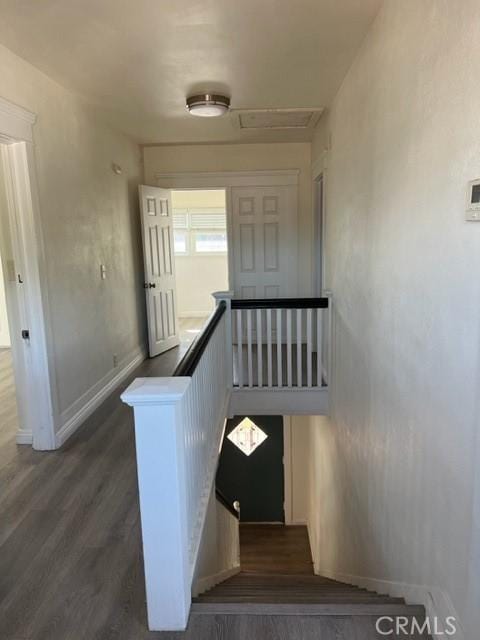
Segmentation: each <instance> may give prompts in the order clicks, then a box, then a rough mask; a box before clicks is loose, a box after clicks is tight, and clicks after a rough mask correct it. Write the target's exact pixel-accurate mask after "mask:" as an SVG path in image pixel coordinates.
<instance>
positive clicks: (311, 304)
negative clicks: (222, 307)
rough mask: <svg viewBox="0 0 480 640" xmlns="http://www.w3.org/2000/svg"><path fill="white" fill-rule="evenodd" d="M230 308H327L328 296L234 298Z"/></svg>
mask: <svg viewBox="0 0 480 640" xmlns="http://www.w3.org/2000/svg"><path fill="white" fill-rule="evenodd" d="M232 309H328V298H259V299H253V298H252V299H251V300H241V299H236V300H232Z"/></svg>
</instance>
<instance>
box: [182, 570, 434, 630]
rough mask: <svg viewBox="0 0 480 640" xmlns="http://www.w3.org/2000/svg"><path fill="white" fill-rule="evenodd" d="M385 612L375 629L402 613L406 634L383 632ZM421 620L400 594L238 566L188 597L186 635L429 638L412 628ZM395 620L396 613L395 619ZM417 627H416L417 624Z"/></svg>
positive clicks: (417, 609) (391, 624) (418, 610)
mask: <svg viewBox="0 0 480 640" xmlns="http://www.w3.org/2000/svg"><path fill="white" fill-rule="evenodd" d="M382 616H389V618H390V621H389V620H384V622H382V626H381V627H380V629H381V630H382V631H384V632H385V631H387V630H390V629H394V628H395V622H394V620H395V619H397V617H401V619H402V621H403V623H404V624H406V629H408V631H407V632H406V633H400V634H396V633H395V632H394V633H390V634H388V635H382V634H380V633H379V632H378V630H377V628H376V622H377V620H378V619H379V617H382ZM413 618H415V619H416V620H417V622H418V624H419V625H420V628H421V625H422V623H423V621H424V620H425V609H424V607H423V606H419V605H409V604H406V603H405V601H404V599H403V598H392V597H390V596H388V595H383V594H378V593H374V592H372V591H367V590H366V589H360V588H358V587H355V586H352V585H349V584H344V583H342V582H337V581H335V580H329V579H328V578H323V577H320V576H316V575H304V574H272V573H256V572H247V571H242V572H240V573H238V574H237V575H236V576H233V577H232V578H229V579H228V580H226V581H225V582H223V583H221V584H219V585H217V586H215V587H213V588H212V589H210V590H209V591H206V592H205V593H203V594H202V595H200V596H198V597H196V598H194V599H193V604H192V609H191V615H190V623H189V627H188V630H187V632H186V635H185V636H184V637H185V638H189V639H190V638H191V639H192V640H193V638H195V640H200V639H202V640H203V639H204V638H205V640H206V639H207V638H208V639H209V640H213V639H225V640H241V639H243V638H248V640H266V639H270V638H272V639H274V638H281V639H283V638H285V640H287V639H288V640H360V639H361V640H374V639H377V640H379V639H380V638H383V637H388V638H408V639H410V640H414V639H415V640H420V639H426V638H429V636H428V634H427V633H419V632H418V631H416V630H415V628H414V630H413V632H412V630H411V624H412V620H413ZM399 619H400V618H399ZM417 629H418V627H417Z"/></svg>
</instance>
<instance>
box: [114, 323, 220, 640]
mask: <svg viewBox="0 0 480 640" xmlns="http://www.w3.org/2000/svg"><path fill="white" fill-rule="evenodd" d="M227 318H228V322H230V316H229V314H228V313H225V314H224V315H223V316H222V317H221V319H220V321H219V323H218V324H217V326H216V328H215V331H214V332H213V334H212V336H211V337H210V340H209V342H208V345H207V347H206V348H205V351H204V352H203V354H202V356H201V358H200V360H199V362H198V364H197V366H196V369H195V371H194V373H193V375H192V376H191V377H173V378H141V379H138V380H136V381H135V382H133V383H132V384H131V385H130V387H129V388H128V389H127V390H126V391H125V393H124V394H123V395H122V399H123V400H124V402H126V403H127V404H130V405H131V406H133V407H134V411H135V437H136V448H137V468H138V482H139V493H140V514H141V519H142V537H143V551H144V563H145V582H146V593H147V610H148V620H149V628H150V629H151V630H152V631H153V630H179V629H184V628H185V627H186V624H187V621H188V614H189V610H190V603H191V600H190V597H191V587H192V579H193V572H194V567H195V565H196V562H197V557H198V551H199V548H200V541H201V535H202V531H203V528H204V525H205V518H206V514H207V506H208V502H209V497H210V495H211V491H212V486H213V481H214V476H215V470H216V467H217V461H218V454H219V449H220V442H221V438H222V434H223V429H224V423H225V416H226V411H227V404H228V398H229V394H230V380H231V375H232V372H231V359H230V357H229V354H228V352H227V336H228V340H229V341H230V345H229V347H230V348H231V333H230V331H229V330H227ZM159 540H161V541H162V544H159Z"/></svg>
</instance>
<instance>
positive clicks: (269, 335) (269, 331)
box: [267, 309, 273, 387]
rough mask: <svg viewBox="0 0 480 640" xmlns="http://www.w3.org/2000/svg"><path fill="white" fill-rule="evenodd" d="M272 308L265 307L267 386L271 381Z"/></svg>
mask: <svg viewBox="0 0 480 640" xmlns="http://www.w3.org/2000/svg"><path fill="white" fill-rule="evenodd" d="M272 377H273V376H272V310H271V309H267V380H268V386H269V387H271V386H272V385H273V383H272Z"/></svg>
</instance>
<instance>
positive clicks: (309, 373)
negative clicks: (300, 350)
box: [307, 309, 312, 387]
mask: <svg viewBox="0 0 480 640" xmlns="http://www.w3.org/2000/svg"><path fill="white" fill-rule="evenodd" d="M307 386H308V387H311V386H312V310H311V309H307Z"/></svg>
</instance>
